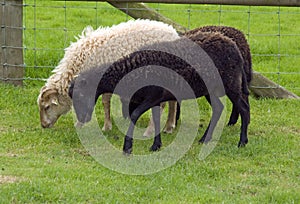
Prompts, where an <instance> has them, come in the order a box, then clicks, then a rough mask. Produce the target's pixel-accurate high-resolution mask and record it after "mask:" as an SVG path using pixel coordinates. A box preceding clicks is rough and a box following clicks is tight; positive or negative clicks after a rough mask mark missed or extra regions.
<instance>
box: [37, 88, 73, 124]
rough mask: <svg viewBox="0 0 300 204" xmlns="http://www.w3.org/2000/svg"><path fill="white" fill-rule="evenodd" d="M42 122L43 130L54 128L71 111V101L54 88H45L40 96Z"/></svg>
mask: <svg viewBox="0 0 300 204" xmlns="http://www.w3.org/2000/svg"><path fill="white" fill-rule="evenodd" d="M37 102H38V105H39V110H40V121H41V125H42V127H43V128H50V127H52V126H53V125H54V124H55V122H56V121H57V119H58V118H59V117H60V116H61V115H63V114H65V113H67V112H68V111H69V110H70V109H71V99H70V98H69V97H68V96H63V95H60V94H59V93H58V91H57V90H55V89H53V88H47V87H45V86H44V87H43V88H42V89H41V91H40V95H39V96H38V101H37Z"/></svg>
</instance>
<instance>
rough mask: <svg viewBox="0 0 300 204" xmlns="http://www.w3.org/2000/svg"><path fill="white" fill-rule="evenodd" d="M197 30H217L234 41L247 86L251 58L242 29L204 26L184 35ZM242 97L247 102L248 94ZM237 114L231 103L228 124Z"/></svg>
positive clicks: (235, 120) (194, 33)
mask: <svg viewBox="0 0 300 204" xmlns="http://www.w3.org/2000/svg"><path fill="white" fill-rule="evenodd" d="M199 32H214V33H215V32H218V33H221V34H222V35H225V36H226V37H229V38H230V39H232V40H233V41H234V42H235V43H236V45H237V47H238V48H239V50H240V52H241V54H242V57H243V60H244V66H243V67H244V71H245V74H246V78H247V84H248V87H249V86H250V82H251V80H252V72H253V71H252V58H251V52H250V48H249V44H248V42H247V40H246V37H245V35H244V34H243V33H242V31H240V30H238V29H236V28H233V27H229V26H204V27H200V28H196V29H193V30H190V31H188V32H186V33H185V36H186V37H187V38H189V36H193V35H197V33H199ZM243 97H244V99H245V100H246V102H247V103H248V104H249V100H248V94H244V95H243ZM238 116H239V113H238V109H237V107H235V106H234V105H233V107H232V112H231V115H230V119H229V122H228V125H234V124H235V123H236V122H237V120H238Z"/></svg>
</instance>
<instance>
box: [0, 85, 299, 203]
mask: <svg viewBox="0 0 300 204" xmlns="http://www.w3.org/2000/svg"><path fill="white" fill-rule="evenodd" d="M0 93H1V97H0V115H1V117H0V123H1V129H0V132H1V134H0V135H1V136H0V141H1V142H0V175H2V176H6V177H11V178H13V179H14V182H12V183H10V182H4V183H1V180H0V193H1V197H0V203H45V202H64V203H112V202H113V203H125V202H131V203H149V202H153V203H204V202H212V203H221V202H224V203H267V202H268V203H298V202H300V195H299V191H300V182H299V178H300V174H299V172H300V163H299V161H300V152H299V142H300V137H299V136H300V125H299V123H298V121H299V119H298V115H297V114H295V110H297V109H298V108H299V101H296V100H271V99H263V100H255V99H253V98H251V100H250V102H251V108H252V109H251V112H252V115H251V116H252V120H251V124H250V127H249V144H248V145H247V147H246V148H242V149H238V148H237V142H238V133H239V124H237V125H236V126H233V127H225V129H224V131H223V133H222V137H221V139H220V141H219V143H218V144H217V146H216V148H215V149H214V150H213V152H212V153H211V154H210V155H209V156H208V157H207V158H206V159H205V160H199V159H198V154H199V151H200V149H201V147H202V145H199V144H198V143H197V140H198V139H199V138H200V136H201V134H203V131H204V130H203V129H204V128H200V129H199V135H198V136H197V138H196V140H195V141H194V143H193V144H192V146H191V148H190V150H189V151H188V152H187V154H185V155H184V157H183V158H181V159H180V160H179V161H177V163H176V164H175V165H173V166H171V167H170V168H167V169H165V170H163V171H160V172H158V173H155V174H150V175H144V176H130V175H124V174H120V173H117V172H114V171H112V170H110V169H107V168H105V167H103V166H102V165H101V164H99V163H97V162H96V161H95V160H94V159H93V158H92V157H91V156H89V155H88V154H87V152H86V150H85V149H84V147H83V146H82V145H81V143H80V140H79V138H78V135H77V132H76V130H75V128H74V127H73V119H72V114H71V113H69V114H67V115H65V116H64V117H62V118H60V120H59V121H58V122H57V124H56V125H55V126H54V127H53V128H51V129H42V128H41V127H40V124H39V116H38V108H37V105H36V97H37V95H38V93H39V88H38V87H24V88H17V87H13V86H9V85H3V84H1V85H0ZM198 102H199V104H200V105H201V120H200V124H202V125H203V126H204V127H205V126H206V125H207V120H208V116H209V114H210V113H209V112H210V111H209V107H208V106H207V104H206V102H205V101H204V99H200V100H198ZM227 106H228V109H230V104H229V103H228V104H227ZM96 111H97V112H98V114H97V116H98V117H100V118H99V119H101V118H102V117H103V116H102V114H99V111H102V107H101V106H100V105H98V106H97V110H96ZM102 121H103V119H102ZM146 124H147V121H146V120H145V119H144V120H141V122H140V124H139V125H140V126H145V125H146ZM101 125H102V124H100V126H101ZM115 135H118V137H117V138H116V137H115ZM106 136H107V138H108V139H109V141H110V142H111V143H112V144H113V145H115V146H116V147H117V148H120V149H121V145H122V141H123V136H122V134H120V132H119V131H118V130H117V128H116V126H114V130H113V131H111V132H108V133H107V134H106ZM174 137H175V134H173V135H171V136H169V135H165V134H163V135H162V139H163V144H164V147H166V146H167V144H169V143H170V142H172V140H173V139H174ZM150 145H151V140H143V141H136V142H135V143H134V152H135V153H138V152H141V153H144V154H149V152H148V148H149V147H150ZM124 159H126V158H124ZM0 179H1V177H0Z"/></svg>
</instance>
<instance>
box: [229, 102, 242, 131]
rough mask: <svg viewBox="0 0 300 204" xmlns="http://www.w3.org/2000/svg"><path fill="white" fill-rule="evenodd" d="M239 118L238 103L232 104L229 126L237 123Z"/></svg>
mask: <svg viewBox="0 0 300 204" xmlns="http://www.w3.org/2000/svg"><path fill="white" fill-rule="evenodd" d="M238 119H239V108H238V107H236V105H234V104H233V105H232V111H231V115H230V118H229V122H228V124H227V125H228V126H232V125H235V124H236V123H237V120H238Z"/></svg>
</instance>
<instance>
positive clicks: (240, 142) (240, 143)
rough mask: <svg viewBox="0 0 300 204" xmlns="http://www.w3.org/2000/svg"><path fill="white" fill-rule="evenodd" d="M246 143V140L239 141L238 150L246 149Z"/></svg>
mask: <svg viewBox="0 0 300 204" xmlns="http://www.w3.org/2000/svg"><path fill="white" fill-rule="evenodd" d="M247 143H248V139H247V140H246V141H239V144H238V148H241V147H246V144H247Z"/></svg>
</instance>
